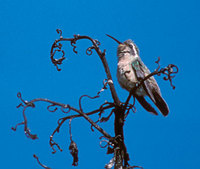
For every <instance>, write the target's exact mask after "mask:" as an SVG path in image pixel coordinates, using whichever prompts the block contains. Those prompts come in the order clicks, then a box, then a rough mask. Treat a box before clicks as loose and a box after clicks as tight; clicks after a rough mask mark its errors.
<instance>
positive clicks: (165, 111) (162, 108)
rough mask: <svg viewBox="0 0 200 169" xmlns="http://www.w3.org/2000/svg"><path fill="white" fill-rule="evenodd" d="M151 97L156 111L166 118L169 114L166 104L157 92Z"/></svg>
mask: <svg viewBox="0 0 200 169" xmlns="http://www.w3.org/2000/svg"><path fill="white" fill-rule="evenodd" d="M153 95H154V99H155V102H154V103H155V105H156V106H157V107H158V109H159V110H160V112H161V113H162V114H163V115H164V116H167V115H168V114H169V108H168V106H167V103H166V102H165V100H164V99H163V98H162V96H161V95H160V94H159V93H158V92H156V91H154V92H153Z"/></svg>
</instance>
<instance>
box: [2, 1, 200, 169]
mask: <svg viewBox="0 0 200 169" xmlns="http://www.w3.org/2000/svg"><path fill="white" fill-rule="evenodd" d="M199 8H200V4H199V1H198V0H190V1H186V0H168V1H164V0H151V1H147V0H146V1H145V0H139V1H138V0H123V1H122V0H115V1H108V0H100V1H92V0H85V1H74V0H57V1H52V0H40V1H39V0H29V1H27V0H18V1H15V0H6V1H1V2H0V51H1V52H0V63H1V66H0V79H1V83H0V88H1V91H0V103H1V106H0V110H1V118H0V124H1V127H0V133H1V139H0V145H1V155H0V161H1V164H0V168H2V169H18V168H20V169H27V168H28V169H37V168H38V169H39V168H41V167H40V166H39V165H38V164H37V163H36V161H35V159H34V158H33V157H32V155H33V154H34V153H35V154H37V155H38V156H39V157H40V159H41V161H42V162H43V163H44V164H47V165H48V166H50V167H52V168H53V169H65V168H73V167H72V166H71V163H72V157H71V155H70V154H69V151H68V146H69V133H68V123H66V124H64V125H63V127H62V128H61V130H60V133H59V134H57V135H56V136H55V140H56V141H57V142H58V143H59V144H60V146H61V147H62V148H63V152H57V153H56V154H54V155H52V154H51V149H50V147H49V145H48V141H49V136H50V134H51V133H52V131H53V130H54V128H55V127H56V126H57V119H58V118H60V117H63V116H64V115H63V114H62V113H60V112H56V113H50V112H48V111H47V110H46V106H47V104H45V103H43V104H42V103H38V104H36V108H35V109H34V110H32V109H28V112H27V116H28V120H29V127H30V129H31V131H32V132H33V133H37V134H38V137H39V139H38V140H35V141H33V140H30V139H28V138H27V137H26V136H25V135H24V132H23V127H21V126H20V127H19V128H18V130H17V131H16V132H13V131H11V129H10V128H11V126H14V125H15V124H16V123H18V122H21V121H22V120H23V118H22V109H16V106H17V105H18V104H19V103H20V101H19V99H18V98H17V96H16V95H17V92H19V91H20V92H22V96H23V98H24V99H27V100H31V99H34V98H38V97H41V98H49V99H51V100H54V101H58V102H62V103H66V104H67V103H68V104H70V105H72V106H75V107H77V106H78V98H79V97H80V96H81V95H83V94H88V95H91V96H94V95H95V94H96V93H97V92H98V91H99V89H100V88H101V87H102V81H103V79H105V78H106V75H105V73H104V70H103V66H102V64H101V62H100V59H99V58H98V56H97V55H96V54H93V55H92V56H87V55H85V49H86V48H87V47H88V46H89V45H90V43H89V42H88V41H84V40H83V41H79V42H78V48H77V50H78V51H79V53H78V55H75V54H74V53H73V52H72V48H71V47H70V45H65V47H66V50H65V51H66V56H67V60H65V61H64V63H63V65H62V71H61V72H57V71H56V69H55V67H54V66H53V65H52V63H51V61H50V56H49V52H50V48H51V45H52V43H53V41H54V40H55V39H56V38H58V35H57V33H56V31H55V30H56V29H57V28H60V29H62V30H63V36H64V37H72V36H73V35H74V34H81V35H88V36H91V37H92V38H95V39H98V40H99V41H100V42H101V43H102V45H101V49H102V50H103V49H107V55H106V57H107V60H108V63H109V66H110V69H111V72H112V75H113V80H114V84H115V86H116V90H117V93H118V95H119V97H120V99H121V100H122V101H124V100H125V99H126V97H127V96H128V93H127V92H126V91H124V90H123V89H121V88H120V86H119V85H118V83H117V79H116V64H117V58H116V48H117V44H116V43H115V42H114V41H112V40H111V39H109V38H108V37H106V36H105V34H106V33H107V34H111V35H113V36H115V37H116V38H118V39H119V40H121V41H124V40H126V39H133V40H134V41H135V42H136V44H137V45H138V47H139V48H140V51H141V52H140V54H141V57H142V59H143V61H144V62H145V63H146V65H147V66H148V67H149V68H150V69H151V70H154V69H155V68H156V64H155V63H154V61H155V60H156V59H157V57H158V56H160V57H161V64H162V66H166V65H168V64H170V63H173V64H176V65H178V66H179V68H180V72H179V74H178V75H177V77H176V78H175V79H174V84H175V85H176V89H175V90H172V88H171V87H170V85H169V83H168V82H165V81H163V80H162V78H157V81H158V83H159V85H160V87H161V91H162V93H163V97H164V98H165V99H166V101H167V102H168V105H169V107H170V114H169V116H168V117H167V118H164V117H162V116H161V115H159V116H153V115H151V114H149V113H148V112H145V111H144V109H143V108H142V107H141V106H140V105H139V104H138V103H137V104H136V106H137V113H135V114H133V113H131V114H130V115H129V117H128V119H127V120H126V123H125V137H126V140H125V142H126V145H127V149H128V152H129V154H130V159H131V160H130V164H132V165H140V166H143V167H144V169H169V168H173V169H188V168H199V159H200V122H199V121H200V110H199V93H200V90H199V83H200V75H199V62H200V59H199V58H200V52H199V44H200V40H199V39H200V33H199V32H200V31H199V30H200V24H199V21H200V20H199V16H200V12H199ZM104 100H108V101H112V98H111V96H110V92H109V90H108V91H106V92H104V93H103V94H102V95H101V98H100V99H98V100H97V101H96V102H95V101H87V100H86V99H85V100H84V103H85V104H84V105H85V107H84V109H85V110H88V111H89V110H91V109H92V108H94V107H96V108H98V107H99V105H100V104H101V103H103V102H104ZM93 118H94V119H97V117H93ZM101 126H102V127H103V128H105V129H106V130H107V131H109V133H111V134H112V135H113V118H111V120H110V121H109V122H108V123H107V124H101ZM72 132H73V139H74V141H76V142H77V144H78V148H79V166H78V167H77V169H79V168H80V169H94V168H96V169H100V168H103V167H104V165H105V164H106V163H107V162H108V161H109V160H110V158H111V155H106V149H101V148H100V147H99V139H98V137H99V136H101V135H100V134H99V133H98V131H96V130H95V131H94V132H92V131H91V130H90V125H89V123H88V122H86V121H84V120H83V119H77V120H74V121H72Z"/></svg>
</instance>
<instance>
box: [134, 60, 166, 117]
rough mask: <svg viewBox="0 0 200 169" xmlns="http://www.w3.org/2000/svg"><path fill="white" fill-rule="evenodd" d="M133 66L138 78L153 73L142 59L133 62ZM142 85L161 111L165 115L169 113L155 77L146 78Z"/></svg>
mask: <svg viewBox="0 0 200 169" xmlns="http://www.w3.org/2000/svg"><path fill="white" fill-rule="evenodd" d="M132 67H133V69H134V71H135V74H136V76H137V78H138V79H140V78H141V79H143V78H145V76H147V75H148V74H150V73H151V72H150V71H149V69H148V68H147V67H146V66H145V64H144V63H143V62H142V60H141V59H138V60H136V61H134V62H133V63H132ZM142 87H143V88H144V90H145V92H146V94H147V95H148V96H149V97H150V99H151V100H152V101H153V102H154V104H155V105H156V106H157V107H158V109H159V110H160V111H161V113H162V114H163V115H164V116H166V115H168V113H169V108H168V106H167V104H166V102H165V100H164V99H163V98H162V96H161V92H160V89H159V87H158V84H157V82H156V80H155V78H154V77H153V76H152V77H150V78H149V79H147V80H145V81H144V84H143V86H142ZM143 107H144V106H143Z"/></svg>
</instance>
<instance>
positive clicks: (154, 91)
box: [106, 34, 169, 116]
mask: <svg viewBox="0 0 200 169" xmlns="http://www.w3.org/2000/svg"><path fill="white" fill-rule="evenodd" d="M106 35H107V34H106ZM107 36H108V37H110V38H112V39H113V40H115V41H116V42H117V43H118V44H119V46H118V48H117V56H118V64H117V78H118V82H119V84H120V86H121V87H122V88H123V89H125V90H127V91H128V92H132V93H133V97H135V98H136V99H137V100H138V102H139V103H140V104H141V105H142V106H143V108H144V109H145V110H147V111H148V112H151V113H152V114H154V115H158V113H157V111H156V110H155V109H154V108H153V107H152V106H151V104H150V103H148V102H147V100H146V96H148V97H149V98H150V99H151V100H152V102H153V103H154V104H155V105H156V107H157V108H158V109H159V110H160V112H161V113H162V114H163V115H164V116H167V115H168V113H169V108H168V105H167V103H166V102H165V100H164V99H163V97H162V95H161V91H160V88H159V86H158V84H157V82H156V80H155V78H154V77H153V76H151V77H150V78H148V79H146V80H145V81H144V83H143V84H142V85H140V86H139V87H138V88H137V89H136V90H135V91H133V89H134V87H136V85H138V84H139V83H140V81H141V80H142V79H144V78H145V77H146V76H148V75H149V74H150V73H151V72H150V70H149V69H148V68H147V67H146V65H145V64H144V63H143V61H142V60H141V58H140V56H139V49H138V47H137V46H136V44H135V43H134V42H133V41H132V40H131V39H128V40H126V41H124V42H123V43H122V42H120V41H118V40H117V39H115V38H114V37H112V36H110V35H107Z"/></svg>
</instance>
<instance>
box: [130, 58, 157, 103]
mask: <svg viewBox="0 0 200 169" xmlns="http://www.w3.org/2000/svg"><path fill="white" fill-rule="evenodd" d="M132 68H133V70H134V72H135V75H136V77H137V79H138V80H142V79H144V78H145V76H146V74H149V73H150V71H149V69H148V68H147V67H146V66H145V65H144V63H143V62H142V61H141V59H139V58H138V59H137V60H135V61H133V62H132ZM142 87H143V88H144V90H145V92H146V93H147V95H148V96H149V97H150V98H151V100H152V101H153V102H155V99H154V95H153V93H152V86H151V84H150V82H149V81H148V80H145V81H144V84H143V85H142Z"/></svg>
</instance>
